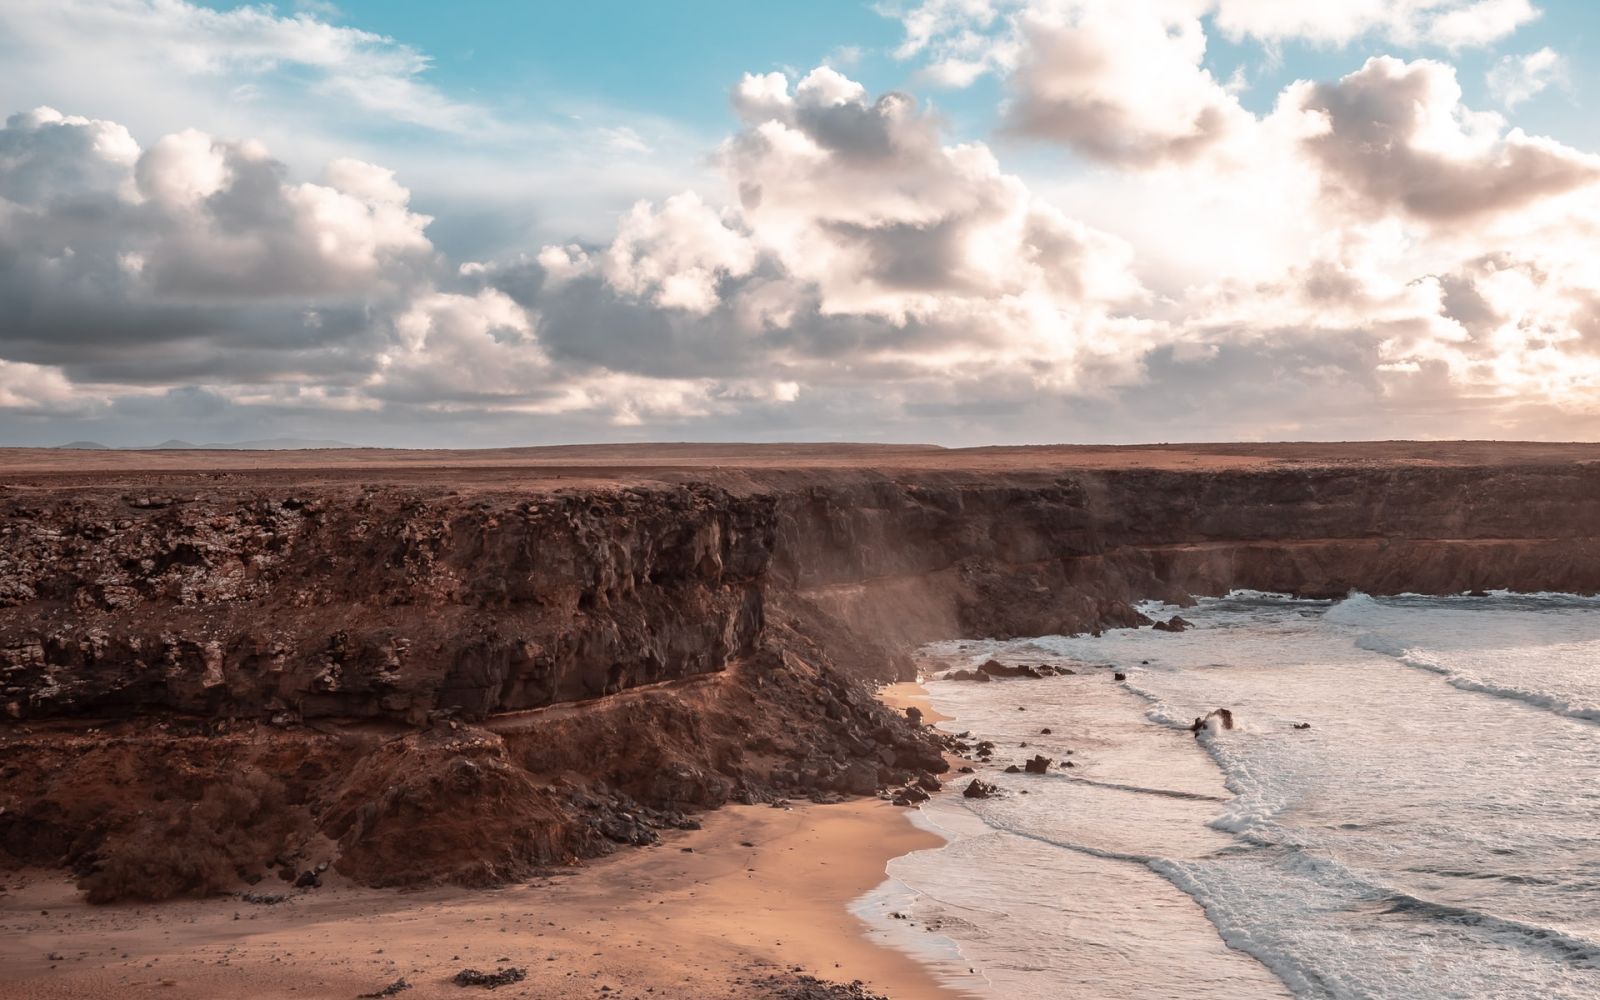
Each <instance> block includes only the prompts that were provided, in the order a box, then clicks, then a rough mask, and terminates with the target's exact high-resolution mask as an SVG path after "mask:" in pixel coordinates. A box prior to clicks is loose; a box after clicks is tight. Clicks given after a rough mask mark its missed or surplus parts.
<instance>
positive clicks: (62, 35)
mask: <svg viewBox="0 0 1600 1000" xmlns="http://www.w3.org/2000/svg"><path fill="white" fill-rule="evenodd" d="M0 31H3V33H5V34H6V35H7V36H8V37H9V44H10V45H11V46H12V47H16V48H20V49H25V50H26V51H27V52H29V53H38V52H41V51H43V52H52V51H53V52H57V53H71V54H72V57H73V59H74V60H75V61H76V62H77V64H78V65H79V66H81V67H82V68H83V69H84V71H85V72H88V73H95V72H122V71H124V69H125V68H126V67H127V66H128V61H127V55H128V53H127V47H128V45H129V44H130V43H134V44H136V45H137V49H138V60H139V63H138V65H142V66H145V67H149V68H150V69H152V70H156V71H158V72H159V73H161V74H164V75H166V76H168V77H177V78H188V79H190V80H191V81H194V83H195V84H196V85H210V86H227V87H233V86H238V85H249V86H256V85H257V84H256V83H252V81H259V80H261V79H262V78H264V77H266V76H267V75H269V74H271V75H273V78H274V79H282V75H281V73H280V71H283V70H293V71H295V75H296V76H297V78H299V79H303V80H304V84H303V86H304V87H305V88H306V89H307V90H308V91H309V95H310V96H312V97H314V98H316V99H319V100H324V101H334V102H339V103H341V104H344V105H346V106H348V107H351V108H353V109H357V110H358V111H360V112H362V113H368V114H376V115H381V116H383V117H385V118H389V119H392V120H395V121H402V122H409V123H411V124H415V125H421V126H425V127H427V128H431V129H438V130H442V131H448V132H467V131H473V130H479V129H482V128H483V127H485V126H486V125H487V124H488V123H490V122H491V120H492V119H491V118H490V116H489V115H488V114H487V113H486V112H485V111H484V110H483V109H481V108H477V107H474V106H472V105H470V104H465V103H462V102H458V101H455V100H452V99H450V98H448V97H446V96H445V95H444V94H443V93H442V92H441V91H439V90H438V89H437V88H435V87H433V86H432V85H430V84H429V83H427V82H426V80H425V79H424V76H425V74H426V72H427V70H428V66H429V62H428V58H427V57H426V56H425V55H423V54H422V53H420V52H418V51H417V50H416V49H413V48H411V47H410V46H407V45H403V44H400V43H399V42H396V41H395V40H393V39H391V38H386V37H384V36H382V35H377V34H373V33H372V32H367V31H362V30H360V29H357V28H350V27H344V26H340V25H334V24H329V23H327V22H326V21H324V20H319V19H318V17H317V16H316V15H315V14H314V13H312V12H310V11H307V12H303V13H299V14H295V15H292V16H286V15H281V14H278V13H277V12H275V11H274V10H273V9H272V8H271V7H267V6H239V7H233V8H231V9H226V10H217V9H213V8H210V7H203V6H200V5H198V4H194V3H189V2H186V0H10V2H8V3H6V4H5V5H3V6H0Z"/></svg>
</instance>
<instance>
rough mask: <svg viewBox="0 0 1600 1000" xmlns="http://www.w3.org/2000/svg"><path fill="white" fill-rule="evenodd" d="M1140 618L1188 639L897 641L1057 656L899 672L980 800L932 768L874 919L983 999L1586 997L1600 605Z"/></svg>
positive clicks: (1260, 603) (1305, 605)
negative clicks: (953, 674)
mask: <svg viewBox="0 0 1600 1000" xmlns="http://www.w3.org/2000/svg"><path fill="white" fill-rule="evenodd" d="M1145 610H1146V611H1147V613H1150V614H1152V615H1155V616H1158V617H1167V616H1169V615H1171V614H1173V613H1181V614H1182V615H1183V616H1184V617H1185V618H1187V619H1189V620H1190V621H1192V622H1193V623H1194V626H1195V627H1194V628H1193V629H1191V630H1189V631H1185V632H1181V633H1166V632H1158V631H1154V630H1151V629H1148V628H1146V629H1138V630H1119V631H1114V632H1109V633H1107V634H1105V635H1104V636H1101V637H1061V636H1051V637H1044V638H1037V639H1031V640H1025V641H1011V642H966V643H945V644H940V645H937V646H933V647H929V648H928V649H926V650H925V651H924V652H925V654H926V656H927V663H928V665H929V667H930V669H943V668H951V667H970V666H975V665H977V664H979V663H982V662H983V661H984V660H986V659H989V658H991V657H995V658H999V659H1000V660H1002V661H1003V662H1012V663H1039V662H1049V663H1055V664H1062V665H1067V666H1071V667H1072V668H1073V669H1075V670H1076V671H1077V673H1076V674H1075V675H1073V676H1066V677H1051V678H1045V679H1040V680H1028V679H1018V680H1002V681H996V682H993V683H988V684H978V683H972V682H960V681H946V680H938V679H932V680H929V681H927V682H926V686H927V688H928V690H929V692H930V694H931V696H932V703H933V706H934V707H935V708H936V709H937V710H938V711H940V712H941V713H944V714H946V715H949V716H951V717H952V720H951V721H949V722H946V723H944V724H943V728H945V729H948V730H952V731H970V732H971V733H972V738H973V739H989V740H993V741H995V743H996V744H997V749H996V754H995V763H994V764H993V765H989V766H980V767H979V768H978V775H977V776H978V777H981V778H983V779H985V780H987V781H992V782H994V783H996V784H998V785H999V786H1001V788H1002V789H1004V792H1005V794H1004V795H1003V796H1001V797H999V798H994V799H987V800H969V799H965V798H963V797H962V796H961V795H960V792H959V788H960V787H961V785H963V784H965V782H967V781H969V780H970V778H969V777H967V776H965V775H951V776H949V777H950V779H951V780H952V782H954V783H956V784H955V787H954V788H953V789H952V794H946V795H943V796H939V797H937V798H936V799H935V801H934V802H933V803H930V804H929V805H928V806H926V807H925V808H924V809H923V810H922V811H921V812H920V813H919V814H918V816H917V821H918V822H919V823H922V824H923V825H925V826H928V827H929V828H932V829H935V830H938V831H940V832H942V833H944V834H945V836H946V837H947V838H948V839H949V843H948V845H947V846H945V847H943V848H938V849H934V850H929V851H922V852H918V853H916V854H912V855H909V856H907V857H903V858H899V859H896V860H895V861H894V862H892V863H891V865H890V870H889V874H890V876H891V879H890V881H889V882H888V883H887V884H886V885H885V886H883V887H882V888H881V889H880V890H878V891H877V892H875V893H874V894H872V895H871V896H869V897H866V898H865V899H863V900H861V901H859V902H858V904H857V907H856V909H857V912H858V913H860V914H861V915H862V916H863V917H865V918H866V919H867V920H868V921H869V923H870V924H871V925H872V926H874V927H875V928H877V933H878V934H880V935H881V936H883V937H884V938H885V939H886V940H888V941H889V942H890V943H893V944H896V945H899V946H901V947H905V948H912V949H916V950H917V951H918V952H919V953H920V954H922V955H924V957H926V958H927V959H929V960H930V961H931V962H932V963H933V964H934V965H935V966H936V967H937V968H938V969H940V970H941V971H942V972H943V974H944V975H945V976H946V977H947V978H948V980H949V981H950V982H951V983H952V984H953V985H958V986H962V987H964V988H966V989H967V990H969V991H971V992H973V993H974V994H977V995H984V996H998V997H1008V998H1010V997H1016V998H1031V997H1041V998H1042V997H1060V996H1073V997H1081V998H1087V997H1105V998H1143V997H1151V998H1155V997H1178V996H1197V995H1198V996H1228V997H1233V998H1239V997H1282V996H1303V997H1351V998H1369V997H1370V998H1436V997H1437V998H1443V997H1497V998H1510V997H1527V998H1548V1000H1563V998H1578V997H1583V998H1590V1000H1592V998H1596V997H1600V601H1597V600H1595V599H1587V598H1579V597H1571V596H1563V595H1512V594H1503V593H1501V594H1493V595H1490V596H1488V597H1465V596H1464V597H1452V598H1434V597H1395V598H1371V597H1367V596H1365V595H1360V594H1356V595H1351V596H1350V597H1348V598H1347V599H1345V600H1342V601H1337V602H1312V601H1299V600H1292V599H1289V598H1283V597H1277V596H1272V595H1264V594H1253V593H1240V594H1234V595H1232V596H1230V597H1227V598H1222V599H1215V600H1207V601H1203V602H1201V604H1200V605H1199V606H1198V607H1195V608H1190V609H1182V610H1181V611H1180V609H1177V608H1159V607H1153V608H1146V609H1145ZM1116 672H1122V673H1124V674H1125V675H1126V679H1125V680H1123V681H1117V680H1115V679H1114V676H1115V673H1116ZM1216 708H1228V709H1230V710H1231V711H1232V713H1233V717H1234V719H1235V722H1236V728H1234V729H1232V730H1226V729H1220V728H1217V727H1215V724H1213V725H1212V726H1208V727H1206V728H1205V729H1204V730H1203V731H1202V732H1200V733H1199V734H1198V735H1197V734H1195V733H1192V732H1191V731H1190V725H1191V723H1192V722H1193V721H1194V720H1195V719H1196V718H1197V717H1200V716H1204V715H1206V714H1207V713H1209V712H1210V711H1211V710H1213V709H1216ZM1296 723H1301V724H1304V723H1309V724H1310V727H1309V728H1301V729H1297V728H1295V724H1296ZM1044 728H1049V729H1050V730H1051V732H1050V733H1049V734H1043V733H1041V730H1042V729H1044ZM1023 744H1026V746H1024V745H1023ZM1035 753H1042V754H1044V755H1046V756H1049V757H1053V758H1055V760H1056V761H1058V762H1065V761H1071V762H1072V764H1073V767H1071V768H1065V767H1061V766H1059V764H1058V766H1056V767H1053V768H1052V769H1051V772H1050V773H1049V774H1046V775H1042V776H1041V775H1028V774H1005V773H1003V772H1002V770H1001V769H1002V768H1003V767H1004V766H1005V765H1006V764H1010V763H1020V762H1022V761H1023V760H1025V759H1027V758H1028V757H1031V756H1032V755H1033V754H1035Z"/></svg>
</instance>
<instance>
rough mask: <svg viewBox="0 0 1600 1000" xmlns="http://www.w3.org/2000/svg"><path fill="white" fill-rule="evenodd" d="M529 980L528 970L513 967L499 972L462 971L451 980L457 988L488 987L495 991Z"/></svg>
mask: <svg viewBox="0 0 1600 1000" xmlns="http://www.w3.org/2000/svg"><path fill="white" fill-rule="evenodd" d="M527 978H528V970H527V969H523V968H518V967H516V966H512V967H510V968H505V969H501V970H499V971H498V972H479V971H478V970H477V969H462V970H461V971H460V972H458V973H456V974H455V976H454V977H453V978H452V979H451V980H450V981H451V982H452V983H455V984H456V985H457V986H487V987H488V988H489V989H494V988H495V987H497V986H509V985H510V984H512V983H520V982H522V981H523V980H524V979H527Z"/></svg>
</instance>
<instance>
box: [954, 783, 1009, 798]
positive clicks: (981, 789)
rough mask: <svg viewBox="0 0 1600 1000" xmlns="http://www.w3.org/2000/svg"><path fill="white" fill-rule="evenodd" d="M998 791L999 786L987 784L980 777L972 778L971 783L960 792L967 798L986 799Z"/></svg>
mask: <svg viewBox="0 0 1600 1000" xmlns="http://www.w3.org/2000/svg"><path fill="white" fill-rule="evenodd" d="M999 791H1000V789H999V788H997V787H995V786H994V785H991V784H989V783H988V782H987V781H984V780H982V779H981V778H973V779H972V784H970V785H968V786H967V787H966V789H965V790H964V791H963V792H962V793H961V794H962V795H964V796H966V797H967V798H969V799H988V798H993V797H994V796H995V795H996V794H997V793H998V792H999Z"/></svg>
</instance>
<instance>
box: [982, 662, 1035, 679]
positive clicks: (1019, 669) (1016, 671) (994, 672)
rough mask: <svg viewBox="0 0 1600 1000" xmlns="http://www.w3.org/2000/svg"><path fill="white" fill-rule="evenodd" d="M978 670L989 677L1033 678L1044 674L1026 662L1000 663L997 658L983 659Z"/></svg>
mask: <svg viewBox="0 0 1600 1000" xmlns="http://www.w3.org/2000/svg"><path fill="white" fill-rule="evenodd" d="M978 672H979V673H983V674H988V675H989V676H990V677H1033V678H1039V677H1043V676H1044V675H1043V674H1041V673H1039V672H1038V671H1037V670H1035V669H1033V668H1032V667H1030V666H1028V665H1027V664H1022V663H1019V664H1017V665H1016V666H1010V665H1007V664H1004V663H1001V662H1000V661H999V660H987V661H985V662H984V664H983V665H982V666H981V667H979V668H978Z"/></svg>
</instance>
